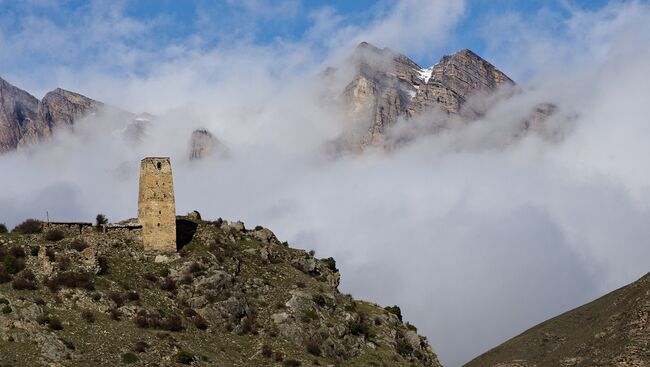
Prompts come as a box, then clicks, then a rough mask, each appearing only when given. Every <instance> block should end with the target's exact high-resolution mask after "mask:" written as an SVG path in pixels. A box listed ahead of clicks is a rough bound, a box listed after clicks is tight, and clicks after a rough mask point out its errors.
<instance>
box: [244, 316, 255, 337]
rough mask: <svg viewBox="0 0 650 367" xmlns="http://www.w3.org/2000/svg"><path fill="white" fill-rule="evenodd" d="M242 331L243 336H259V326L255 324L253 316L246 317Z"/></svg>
mask: <svg viewBox="0 0 650 367" xmlns="http://www.w3.org/2000/svg"><path fill="white" fill-rule="evenodd" d="M241 329H242V333H243V334H252V335H257V325H256V323H255V317H254V316H253V315H249V316H246V317H244V318H243V319H242V320H241Z"/></svg>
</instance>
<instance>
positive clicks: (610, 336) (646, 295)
mask: <svg viewBox="0 0 650 367" xmlns="http://www.w3.org/2000/svg"><path fill="white" fill-rule="evenodd" d="M649 310H650V274H647V275H645V276H644V277H643V278H641V279H639V280H638V281H636V282H634V283H632V284H630V285H627V286H625V287H622V288H620V289H618V290H616V291H614V292H611V293H609V294H607V295H605V296H603V297H601V298H599V299H597V300H595V301H593V302H591V303H588V304H586V305H584V306H581V307H579V308H576V309H574V310H571V311H569V312H566V313H564V314H562V315H559V316H557V317H555V318H552V319H550V320H547V321H545V322H543V323H541V324H539V325H537V326H535V327H533V328H531V329H529V330H527V331H525V332H524V333H522V334H520V335H518V336H516V337H514V338H512V339H510V340H508V341H507V342H505V343H503V344H501V345H499V346H497V347H496V348H494V349H492V350H490V351H488V352H487V353H485V354H483V355H481V356H479V357H477V358H476V359H474V360H472V361H470V362H469V363H467V364H466V365H465V366H466V367H475V366H476V367H478V366H498V365H501V366H508V365H512V366H518V365H521V366H538V367H544V366H549V367H550V366H565V365H566V366H613V365H617V364H620V365H621V366H628V365H633V366H650V321H649V320H648V312H649ZM626 363H627V364H626ZM633 363H637V364H633Z"/></svg>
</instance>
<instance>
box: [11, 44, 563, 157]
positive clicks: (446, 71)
mask: <svg viewBox="0 0 650 367" xmlns="http://www.w3.org/2000/svg"><path fill="white" fill-rule="evenodd" d="M322 74H323V77H324V78H325V79H326V81H327V80H335V79H336V80H338V79H341V78H343V79H344V83H343V86H344V87H343V88H341V89H340V90H335V91H334V94H336V96H335V97H336V100H337V101H338V103H339V106H340V107H341V109H343V110H344V111H345V116H346V118H347V120H348V121H347V124H346V126H347V128H346V129H345V131H344V132H343V134H342V135H341V137H340V138H339V139H337V140H336V141H335V142H333V145H334V148H335V149H336V150H352V151H361V150H363V149H365V148H367V147H369V146H375V147H390V146H393V145H396V144H400V143H404V142H406V141H408V140H409V139H410V138H412V137H409V136H408V134H404V133H399V129H395V128H396V127H400V126H405V127H408V126H412V125H413V124H414V123H417V122H423V121H424V125H426V126H427V127H428V129H429V131H427V132H428V133H436V132H438V131H441V130H444V129H446V128H450V127H453V126H462V125H464V124H467V123H469V122H471V121H473V120H476V119H478V118H480V117H482V116H483V115H484V114H485V113H486V112H487V111H488V110H489V108H490V107H491V106H492V105H493V104H494V103H495V102H496V101H498V100H500V99H503V98H507V97H509V96H511V95H513V94H515V93H517V88H516V84H515V82H514V81H513V80H512V79H511V78H509V77H508V76H507V75H506V74H504V73H503V72H501V71H500V70H499V69H497V68H496V67H495V66H494V65H492V64H490V63H489V62H488V61H486V60H484V59H483V58H481V57H480V56H478V55H477V54H475V53H474V52H472V51H470V50H467V49H463V50H460V51H458V52H456V53H454V54H452V55H448V56H444V57H442V58H441V59H440V60H439V61H438V62H437V63H436V64H435V65H433V66H431V67H427V68H423V67H420V66H419V65H418V64H416V63H415V62H414V61H412V60H411V59H409V58H408V57H406V56H404V55H402V54H400V53H398V52H395V51H393V50H390V49H387V48H384V49H380V48H377V47H375V46H373V45H371V44H369V43H366V42H362V43H361V44H359V45H358V46H357V47H356V48H355V49H354V51H353V52H352V53H351V54H350V55H349V56H348V57H347V58H346V59H345V60H344V61H343V62H341V63H340V64H339V65H337V66H336V67H330V68H328V69H327V70H325V72H323V73H322ZM101 109H112V110H114V111H119V112H121V113H123V117H124V118H125V119H126V120H132V121H131V122H132V123H131V124H129V126H130V130H136V131H135V132H136V133H137V134H135V135H137V136H141V135H142V133H143V132H144V131H146V129H147V126H148V123H149V122H152V121H153V120H155V117H154V116H151V115H146V114H144V115H136V114H133V113H129V112H125V111H121V110H119V109H117V108H115V107H111V106H108V105H106V104H104V103H102V102H99V101H96V100H93V99H91V98H88V97H85V96H83V95H81V94H78V93H74V92H70V91H67V90H64V89H61V88H57V89H55V90H54V91H51V92H49V93H47V94H46V95H45V96H44V97H43V99H42V100H38V99H37V98H36V97H34V96H32V95H30V94H29V93H28V92H26V91H24V90H21V89H19V88H17V87H15V86H13V85H11V84H10V83H8V82H7V81H5V80H3V79H0V153H1V152H7V151H11V150H15V149H19V148H22V147H25V146H28V145H30V144H34V143H37V142H40V141H43V140H47V139H48V138H49V137H50V136H51V135H52V134H53V132H54V131H55V130H56V129H59V128H61V127H63V126H67V127H72V126H73V125H74V123H75V121H78V120H79V119H81V118H83V117H85V116H88V115H92V114H96V113H97V112H98V111H99V110H101ZM554 110H555V107H554V106H553V105H550V104H542V105H540V106H538V107H537V108H535V109H533V110H532V111H531V113H530V116H529V118H526V119H524V120H523V121H521V129H522V130H527V129H529V128H531V127H532V128H534V127H536V126H539V125H540V124H541V121H543V120H544V119H546V118H547V117H548V116H549V115H551V114H552V113H553V112H554ZM396 131H397V133H395V132H396ZM188 139H189V146H190V147H189V154H188V156H189V158H191V159H198V158H201V157H203V156H206V155H208V154H210V152H212V151H215V150H217V151H219V152H220V153H221V156H224V155H227V154H224V153H225V152H226V151H227V149H226V148H225V145H224V144H223V143H222V142H221V141H220V140H219V139H218V138H217V137H215V136H214V135H213V134H212V133H211V132H210V131H208V130H206V129H198V130H196V131H194V133H193V134H192V136H191V137H188Z"/></svg>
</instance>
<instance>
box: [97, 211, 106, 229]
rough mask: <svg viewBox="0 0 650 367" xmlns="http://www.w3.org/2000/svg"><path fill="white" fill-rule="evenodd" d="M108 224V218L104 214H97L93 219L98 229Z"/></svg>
mask: <svg viewBox="0 0 650 367" xmlns="http://www.w3.org/2000/svg"><path fill="white" fill-rule="evenodd" d="M106 223H108V218H106V216H105V215H104V214H97V216H96V217H95V226H96V227H97V228H98V229H99V228H100V227H101V226H102V224H106Z"/></svg>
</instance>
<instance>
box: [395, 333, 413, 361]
mask: <svg viewBox="0 0 650 367" xmlns="http://www.w3.org/2000/svg"><path fill="white" fill-rule="evenodd" d="M395 350H397V353H399V354H401V355H403V356H406V355H409V354H411V352H413V347H412V346H411V344H409V343H408V342H407V341H406V340H405V339H404V337H403V336H402V337H401V338H399V339H397V344H396V345H395Z"/></svg>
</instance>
